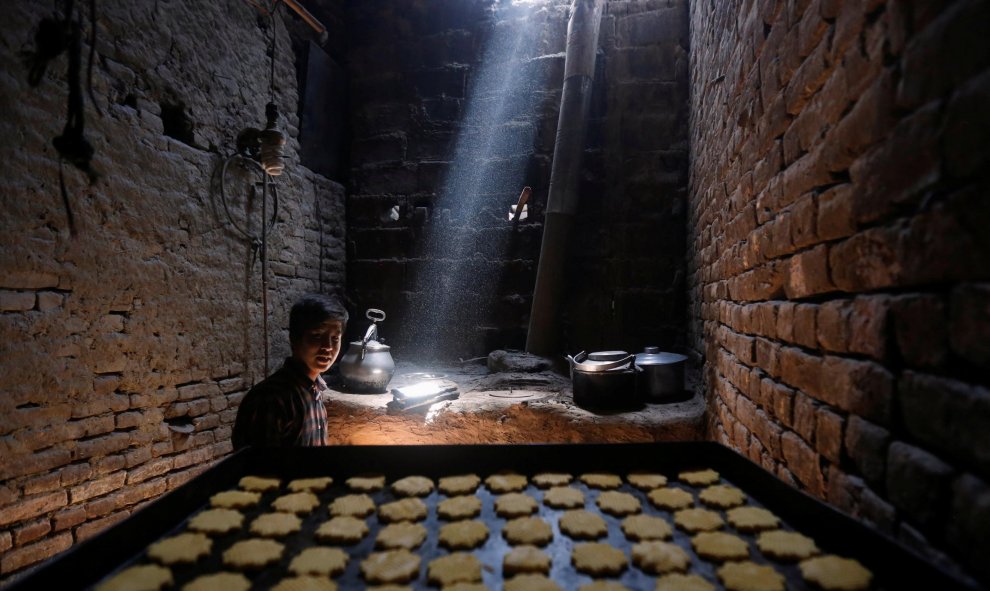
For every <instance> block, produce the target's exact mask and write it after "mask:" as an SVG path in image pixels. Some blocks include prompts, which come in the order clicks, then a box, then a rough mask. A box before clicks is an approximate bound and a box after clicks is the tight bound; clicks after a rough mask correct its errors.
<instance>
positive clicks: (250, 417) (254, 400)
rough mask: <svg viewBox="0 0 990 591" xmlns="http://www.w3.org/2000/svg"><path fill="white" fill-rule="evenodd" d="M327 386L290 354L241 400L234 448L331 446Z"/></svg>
mask: <svg viewBox="0 0 990 591" xmlns="http://www.w3.org/2000/svg"><path fill="white" fill-rule="evenodd" d="M326 391H327V385H326V383H325V382H324V381H323V378H321V377H319V376H317V377H316V380H315V381H313V380H310V379H309V376H307V375H306V371H305V367H304V366H303V365H302V363H301V362H299V361H298V360H296V359H294V358H292V357H289V358H287V359H286V360H285V364H283V365H282V367H281V368H280V369H279V370H278V371H276V372H275V373H273V374H272V375H270V376H268V378H266V379H264V380H262V381H261V383H259V384H257V385H255V387H253V388H251V390H250V391H249V392H248V393H247V395H246V396H245V397H244V400H242V401H241V405H240V408H238V410H237V420H236V421H235V422H234V432H233V435H232V437H231V438H232V440H233V444H234V448H235V449H236V448H240V447H244V446H245V445H254V446H258V447H289V446H316V445H328V443H329V441H328V438H327V409H326V407H324V406H323V404H324V402H323V399H324V394H325V392H326Z"/></svg>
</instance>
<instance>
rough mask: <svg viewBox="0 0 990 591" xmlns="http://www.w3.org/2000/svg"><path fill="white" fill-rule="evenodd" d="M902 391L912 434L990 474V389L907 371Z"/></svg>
mask: <svg viewBox="0 0 990 591" xmlns="http://www.w3.org/2000/svg"><path fill="white" fill-rule="evenodd" d="M898 391H899V394H900V400H901V405H900V406H901V413H902V420H903V421H904V426H905V428H906V429H907V431H908V433H910V434H911V435H912V436H913V437H915V438H917V439H918V440H920V441H922V442H924V443H925V444H927V445H930V446H932V447H933V448H935V449H936V450H940V451H942V452H944V453H945V454H947V455H949V456H950V457H953V458H956V459H957V460H961V461H964V462H969V463H972V464H975V465H976V466H979V467H980V469H981V470H983V471H984V472H987V473H990V430H988V429H987V428H986V426H987V425H988V424H990V390H987V389H986V388H983V387H980V386H972V385H969V384H966V383H964V382H960V381H957V380H952V379H946V378H940V377H936V376H931V375H926V374H922V373H917V372H914V371H906V372H904V374H903V377H902V378H901V380H900V382H899V384H898Z"/></svg>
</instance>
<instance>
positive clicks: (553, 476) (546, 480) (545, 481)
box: [533, 472, 574, 488]
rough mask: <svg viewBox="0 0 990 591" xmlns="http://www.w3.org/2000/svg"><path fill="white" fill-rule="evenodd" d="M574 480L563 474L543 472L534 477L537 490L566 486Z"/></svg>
mask: <svg viewBox="0 0 990 591" xmlns="http://www.w3.org/2000/svg"><path fill="white" fill-rule="evenodd" d="M573 479H574V477H573V476H571V475H570V474H564V473H563V472H541V473H539V474H537V475H535V476H533V484H535V485H536V487H537V488H552V487H554V486H566V485H568V484H570V482H571V480H573Z"/></svg>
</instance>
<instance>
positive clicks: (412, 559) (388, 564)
mask: <svg viewBox="0 0 990 591" xmlns="http://www.w3.org/2000/svg"><path fill="white" fill-rule="evenodd" d="M417 573H419V556H417V555H416V554H413V553H412V552H410V551H409V550H406V549H404V548H403V549H399V550H386V551H384V552H372V553H371V554H370V555H369V556H368V557H367V558H365V559H364V560H363V561H361V575H362V576H364V580H366V581H368V582H369V583H405V582H408V581H411V580H412V579H413V578H415V577H416V574H417Z"/></svg>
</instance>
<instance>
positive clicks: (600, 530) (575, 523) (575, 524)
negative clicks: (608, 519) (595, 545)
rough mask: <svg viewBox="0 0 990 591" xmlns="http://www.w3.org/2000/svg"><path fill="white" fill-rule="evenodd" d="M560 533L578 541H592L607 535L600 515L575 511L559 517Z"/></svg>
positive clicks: (606, 526)
mask: <svg viewBox="0 0 990 591" xmlns="http://www.w3.org/2000/svg"><path fill="white" fill-rule="evenodd" d="M560 531H562V532H563V533H565V534H567V535H568V536H570V537H572V538H575V539H578V540H593V539H595V538H600V537H602V536H604V535H605V534H606V533H608V525H606V523H605V520H604V519H602V518H601V516H600V515H596V514H594V513H592V512H590V511H585V510H584V509H575V510H573V511H566V512H564V514H563V515H561V516H560Z"/></svg>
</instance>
